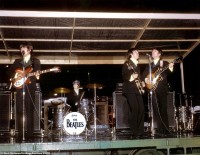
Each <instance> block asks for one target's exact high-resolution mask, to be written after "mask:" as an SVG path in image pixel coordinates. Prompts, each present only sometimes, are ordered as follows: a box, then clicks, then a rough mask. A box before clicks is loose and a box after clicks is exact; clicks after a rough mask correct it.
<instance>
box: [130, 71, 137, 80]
mask: <svg viewBox="0 0 200 155" xmlns="http://www.w3.org/2000/svg"><path fill="white" fill-rule="evenodd" d="M137 78H138V74H135V73H133V74H132V75H131V77H130V80H129V81H130V82H132V81H133V80H135V79H137Z"/></svg>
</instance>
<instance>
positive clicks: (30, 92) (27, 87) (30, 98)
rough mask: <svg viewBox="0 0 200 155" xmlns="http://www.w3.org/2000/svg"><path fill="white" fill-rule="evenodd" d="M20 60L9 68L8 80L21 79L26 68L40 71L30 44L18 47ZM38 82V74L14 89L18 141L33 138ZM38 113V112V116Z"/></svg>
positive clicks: (37, 60) (38, 61) (38, 62)
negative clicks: (21, 86) (24, 133)
mask: <svg viewBox="0 0 200 155" xmlns="http://www.w3.org/2000/svg"><path fill="white" fill-rule="evenodd" d="M20 52H21V56H22V57H21V58H19V59H16V60H15V61H14V63H13V64H12V65H11V67H10V68H9V71H8V74H9V76H10V78H20V77H23V75H22V74H23V73H26V72H25V70H26V69H27V68H32V70H30V72H37V71H39V70H40V68H41V65H40V60H39V59H37V58H33V57H32V53H33V46H32V44H31V43H30V42H25V43H23V44H21V45H20ZM18 69H19V70H21V71H22V72H23V73H22V74H21V73H16V70H18ZM37 80H39V73H38V74H36V75H35V76H32V77H29V79H28V81H29V82H28V83H26V82H25V83H24V89H23V88H17V89H16V103H15V104H16V119H15V121H16V129H18V132H19V133H18V136H19V139H22V138H25V137H26V138H27V139H28V138H31V137H33V132H34V131H33V129H34V110H35V106H34V102H35V91H36V82H37ZM23 90H24V92H25V95H24V103H25V126H24V130H25V131H26V135H25V137H23V121H22V119H23ZM39 113H40V112H38V115H39Z"/></svg>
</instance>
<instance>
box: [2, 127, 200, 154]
mask: <svg viewBox="0 0 200 155" xmlns="http://www.w3.org/2000/svg"><path fill="white" fill-rule="evenodd" d="M0 154H52V155H58V154H59V155H60V154H65V155H66V154H70V155H71V154H73V155H79V154H80V155H82V154H85V155H86V154H87V155H88V154H92V155H95V154H96V155H100V154H102V155H103V154H106V155H110V154H118V155H125V154H127V155H144V154H153V155H157V154H158V155H165V154H167V155H172V154H193V155H197V154H200V136H199V135H193V133H182V134H177V133H176V132H174V133H171V134H169V135H157V134H155V135H154V136H151V135H150V134H147V133H146V135H145V136H144V137H140V138H139V137H134V136H132V135H131V134H130V132H128V131H126V130H121V131H116V132H115V133H113V131H112V130H111V129H107V130H101V131H99V130H97V132H96V135H95V133H94V131H92V132H90V133H89V134H86V133H85V132H83V133H81V134H80V135H76V136H74V135H69V134H68V135H67V134H65V133H62V135H61V134H49V135H48V136H42V135H35V136H34V137H33V138H31V139H25V140H24V141H22V140H19V139H18V138H17V137H15V136H10V135H9V134H1V135H0Z"/></svg>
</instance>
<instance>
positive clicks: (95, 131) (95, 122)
mask: <svg viewBox="0 0 200 155" xmlns="http://www.w3.org/2000/svg"><path fill="white" fill-rule="evenodd" d="M96 105H97V88H96V86H94V138H95V139H96V138H97V117H96V115H97V114H96Z"/></svg>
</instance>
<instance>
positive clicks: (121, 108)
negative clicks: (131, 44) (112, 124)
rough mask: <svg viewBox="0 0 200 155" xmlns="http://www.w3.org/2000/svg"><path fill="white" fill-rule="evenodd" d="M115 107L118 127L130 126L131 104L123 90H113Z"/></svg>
mask: <svg viewBox="0 0 200 155" xmlns="http://www.w3.org/2000/svg"><path fill="white" fill-rule="evenodd" d="M113 107H114V108H115V109H114V111H115V118H116V129H128V128H130V125H129V122H128V115H129V106H128V103H127V100H126V98H125V97H124V96H123V95H122V92H113Z"/></svg>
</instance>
